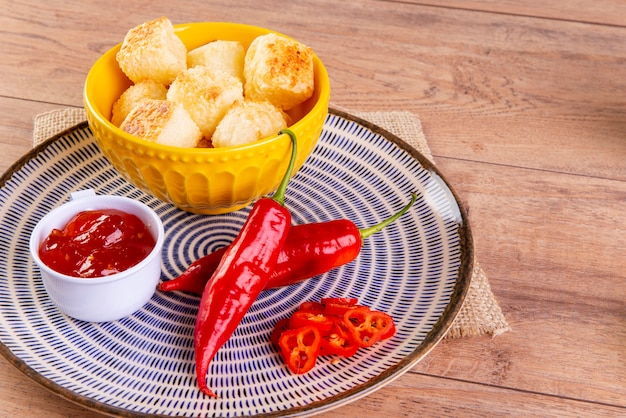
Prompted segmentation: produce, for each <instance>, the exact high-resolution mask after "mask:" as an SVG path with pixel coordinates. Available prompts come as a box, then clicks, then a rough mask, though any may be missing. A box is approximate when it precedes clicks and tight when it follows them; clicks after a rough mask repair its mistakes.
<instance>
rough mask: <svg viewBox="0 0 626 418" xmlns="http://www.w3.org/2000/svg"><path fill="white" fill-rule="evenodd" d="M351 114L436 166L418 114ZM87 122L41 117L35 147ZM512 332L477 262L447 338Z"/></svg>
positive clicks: (76, 113) (72, 112) (66, 114)
mask: <svg viewBox="0 0 626 418" xmlns="http://www.w3.org/2000/svg"><path fill="white" fill-rule="evenodd" d="M348 113H351V114H353V115H355V116H357V117H360V118H362V119H365V120H367V121H370V122H371V123H373V124H375V125H378V126H380V127H381V128H383V129H385V130H387V131H389V132H391V133H392V134H394V135H396V136H397V137H399V138H402V139H403V140H404V141H406V142H407V143H408V144H410V145H411V146H413V147H414V148H415V149H417V150H418V151H419V152H420V153H422V154H423V155H424V156H425V157H426V158H428V159H429V160H430V161H433V162H434V160H433V156H432V154H431V152H430V148H429V147H428V143H427V142H426V138H425V137H424V133H423V131H422V124H421V122H420V120H419V118H418V117H417V116H416V115H415V114H413V113H411V112H406V111H402V112H348ZM85 120H86V118H85V113H84V111H83V109H81V108H66V109H55V110H52V111H49V112H46V113H42V114H40V115H37V116H36V117H35V121H34V130H33V143H34V145H37V144H39V143H41V142H43V141H44V140H46V139H48V138H50V137H52V136H54V135H56V134H57V133H59V132H62V131H64V130H66V129H69V128H71V127H73V126H75V125H77V124H79V123H81V122H84V121H85ZM509 330H510V326H509V324H508V323H507V321H506V318H505V317H504V314H503V313H502V310H501V309H500V306H499V305H498V302H497V301H496V298H495V296H494V295H493V293H492V291H491V286H490V285H489V281H488V280H487V276H486V275H485V273H484V271H483V269H482V267H481V266H480V264H479V263H478V261H477V260H474V274H473V275H472V280H471V285H470V289H469V292H468V294H467V296H466V298H465V302H464V303H463V306H462V307H461V311H460V313H459V315H458V317H457V318H456V320H455V321H454V323H453V325H452V327H451V328H450V330H449V331H448V333H447V334H446V338H458V337H465V336H478V335H492V336H496V335H499V334H502V333H504V332H507V331H509Z"/></svg>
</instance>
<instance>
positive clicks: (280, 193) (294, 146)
mask: <svg viewBox="0 0 626 418" xmlns="http://www.w3.org/2000/svg"><path fill="white" fill-rule="evenodd" d="M278 134H279V135H282V134H287V135H289V137H290V138H291V158H290V159H289V166H288V167H287V172H286V173H285V176H284V177H283V180H282V181H281V182H280V184H279V185H278V189H276V192H275V193H274V196H272V199H274V200H275V201H276V202H278V203H280V204H281V205H282V206H285V192H286V191H287V184H288V183H289V179H290V178H291V172H292V171H293V167H294V165H295V163H296V153H297V151H298V140H297V138H296V134H295V133H293V131H292V130H291V129H282V130H281V131H280V132H278Z"/></svg>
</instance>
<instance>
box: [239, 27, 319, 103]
mask: <svg viewBox="0 0 626 418" xmlns="http://www.w3.org/2000/svg"><path fill="white" fill-rule="evenodd" d="M244 77H245V80H246V83H245V96H246V97H247V98H249V99H252V100H268V101H270V102H271V103H272V104H274V105H275V106H277V107H279V108H281V109H283V110H289V109H291V108H292V107H294V106H296V105H297V104H300V103H302V102H303V101H305V100H306V99H308V98H309V97H311V96H312V94H313V87H314V82H315V81H314V68H313V51H312V50H311V48H309V47H307V46H305V45H303V44H301V43H300V42H298V41H295V40H293V39H289V38H286V37H283V36H280V35H277V34H274V33H268V34H266V35H261V36H259V37H257V38H255V39H254V40H253V41H252V43H251V44H250V46H249V47H248V51H247V52H246V57H245V61H244Z"/></svg>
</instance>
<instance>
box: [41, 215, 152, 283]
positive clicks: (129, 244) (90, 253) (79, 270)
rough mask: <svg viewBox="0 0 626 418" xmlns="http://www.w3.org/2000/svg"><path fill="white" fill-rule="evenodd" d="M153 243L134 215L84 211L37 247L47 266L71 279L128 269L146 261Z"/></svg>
mask: <svg viewBox="0 0 626 418" xmlns="http://www.w3.org/2000/svg"><path fill="white" fill-rule="evenodd" d="M154 245H155V240H154V238H153V237H152V234H150V231H148V229H147V227H146V225H144V223H143V222H142V221H141V220H140V219H139V218H138V217H137V216H135V215H132V214H129V213H126V212H123V211H120V210H117V209H101V210H88V211H84V212H81V213H79V214H77V215H76V216H74V217H73V218H72V219H71V220H70V221H69V222H68V223H67V225H65V227H64V228H63V229H62V230H59V229H53V230H52V232H51V233H50V235H49V236H48V237H47V238H46V239H45V240H44V241H43V243H42V244H41V246H40V247H39V257H40V258H41V261H43V262H44V263H45V264H46V265H47V266H48V267H50V268H52V269H53V270H55V271H58V272H59V273H63V274H65V275H68V276H73V277H83V278H94V277H102V276H108V275H111V274H115V273H119V272H121V271H124V270H128V269H129V268H131V267H132V266H134V265H136V264H138V263H139V262H141V260H143V259H144V258H146V256H147V255H148V254H149V253H150V251H152V249H153V248H154Z"/></svg>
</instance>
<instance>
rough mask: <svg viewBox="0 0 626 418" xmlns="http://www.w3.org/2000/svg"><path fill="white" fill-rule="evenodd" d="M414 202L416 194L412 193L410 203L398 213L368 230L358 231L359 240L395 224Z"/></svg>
mask: <svg viewBox="0 0 626 418" xmlns="http://www.w3.org/2000/svg"><path fill="white" fill-rule="evenodd" d="M416 200H417V193H416V192H413V193H411V201H410V202H409V203H407V204H406V206H405V207H403V208H402V209H400V211H399V212H397V213H396V214H394V215H391V216H390V217H389V218H387V219H385V220H384V221H382V222H381V223H378V224H376V225H372V226H370V227H368V228H364V229H359V234H360V235H361V239H364V238H367V237H369V236H370V235H373V234H375V233H376V232H378V231H380V230H382V229H384V228H385V227H386V226H387V225H389V224H391V223H393V222H395V221H396V220H397V219H398V218H400V217H401V216H402V215H404V214H405V213H406V211H408V210H409V209H410V208H411V206H413V204H414V203H415V201H416Z"/></svg>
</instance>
